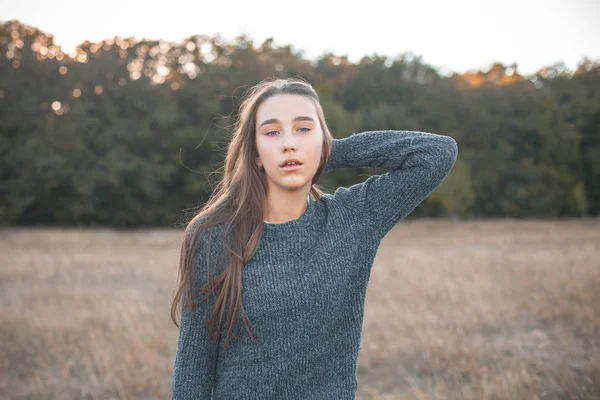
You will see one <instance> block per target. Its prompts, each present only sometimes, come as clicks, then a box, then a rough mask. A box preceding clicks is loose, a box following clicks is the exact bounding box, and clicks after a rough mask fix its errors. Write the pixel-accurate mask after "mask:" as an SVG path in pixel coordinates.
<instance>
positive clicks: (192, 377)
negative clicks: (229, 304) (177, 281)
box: [171, 251, 219, 400]
mask: <svg viewBox="0 0 600 400" xmlns="http://www.w3.org/2000/svg"><path fill="white" fill-rule="evenodd" d="M200 254H201V252H200V251H197V252H196V256H195V257H194V272H193V275H194V277H193V282H194V293H193V297H194V302H198V300H199V299H201V297H200V294H199V293H200V292H199V288H200V286H201V285H202V284H203V283H204V282H206V281H207V278H202V277H203V276H206V271H202V269H201V268H200V266H201V265H203V264H204V263H201V262H200V259H201V257H200ZM196 288H198V289H196ZM215 295H216V293H215ZM215 295H214V296H215ZM202 296H203V295H202ZM214 296H211V297H210V298H209V300H208V301H204V302H202V303H200V304H199V305H198V306H196V307H194V309H193V317H192V313H191V312H190V311H189V310H188V308H187V307H186V304H187V290H184V291H183V295H182V302H181V323H180V329H179V339H178V342H177V349H176V352H175V364H174V368H173V379H172V397H171V398H172V400H205V399H206V400H210V399H211V398H212V389H213V386H214V383H215V377H216V368H217V358H218V352H219V344H218V343H213V342H212V341H211V339H210V337H209V336H208V325H207V321H208V320H209V318H210V313H211V312H212V306H214V302H215V301H214ZM207 303H208V304H207ZM190 317H192V318H190Z"/></svg>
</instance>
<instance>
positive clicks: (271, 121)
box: [258, 116, 315, 128]
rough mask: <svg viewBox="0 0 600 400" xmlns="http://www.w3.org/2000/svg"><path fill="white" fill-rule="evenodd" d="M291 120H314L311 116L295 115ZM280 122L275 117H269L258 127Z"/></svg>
mask: <svg viewBox="0 0 600 400" xmlns="http://www.w3.org/2000/svg"><path fill="white" fill-rule="evenodd" d="M292 121H294V122H296V121H312V122H313V123H314V122H315V120H314V119H313V118H312V117H306V116H299V117H296V118H294V119H293V120H292ZM280 122H281V121H280V120H278V119H277V118H270V119H267V120H265V121H263V122H262V123H261V124H260V125H259V126H258V127H259V128H260V127H261V126H263V125H267V124H276V123H280Z"/></svg>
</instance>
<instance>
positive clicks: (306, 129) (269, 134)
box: [265, 127, 310, 136]
mask: <svg viewBox="0 0 600 400" xmlns="http://www.w3.org/2000/svg"><path fill="white" fill-rule="evenodd" d="M302 129H305V131H303V132H308V131H310V128H306V127H303V128H298V130H302ZM272 132H277V131H268V132H267V133H265V135H267V136H272V135H271V133H272Z"/></svg>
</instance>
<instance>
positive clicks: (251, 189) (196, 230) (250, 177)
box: [171, 78, 333, 346]
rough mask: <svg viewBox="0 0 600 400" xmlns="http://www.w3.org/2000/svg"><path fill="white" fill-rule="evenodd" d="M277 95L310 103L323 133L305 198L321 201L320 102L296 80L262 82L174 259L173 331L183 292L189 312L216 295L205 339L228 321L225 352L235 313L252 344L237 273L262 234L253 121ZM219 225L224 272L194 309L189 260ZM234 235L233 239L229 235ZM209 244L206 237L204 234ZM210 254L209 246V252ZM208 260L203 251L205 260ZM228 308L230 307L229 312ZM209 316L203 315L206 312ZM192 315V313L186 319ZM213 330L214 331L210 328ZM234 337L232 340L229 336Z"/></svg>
mask: <svg viewBox="0 0 600 400" xmlns="http://www.w3.org/2000/svg"><path fill="white" fill-rule="evenodd" d="M279 94H297V95H302V96H306V97H307V98H309V99H311V100H313V102H314V103H315V108H316V111H317V115H318V117H319V122H320V125H321V129H322V131H323V151H322V156H321V163H320V165H319V168H318V169H317V171H316V173H315V175H314V177H313V178H312V184H311V188H310V193H309V196H311V198H312V199H314V200H318V199H320V198H321V197H322V196H323V194H324V192H323V191H322V190H321V188H320V187H319V186H318V185H316V184H315V182H316V181H317V180H318V179H319V177H320V176H321V175H322V174H323V171H324V170H325V167H326V166H327V160H328V159H329V155H330V153H331V146H332V140H333V137H332V135H331V132H330V131H329V128H328V127H327V123H326V121H325V116H324V113H323V108H322V107H321V104H320V102H319V97H318V95H317V92H316V91H315V90H314V89H313V87H312V86H311V85H310V84H309V83H307V82H305V81H304V80H301V79H300V78H277V79H276V78H267V79H265V80H263V81H261V82H259V83H258V84H256V85H255V86H253V87H251V88H250V89H249V90H248V91H247V92H246V93H245V95H244V99H243V101H242V103H241V105H240V110H239V113H238V117H237V118H236V123H235V131H234V133H233V137H232V138H231V141H230V143H229V145H228V148H227V153H226V156H225V163H224V172H223V178H222V180H220V181H219V182H218V184H217V186H216V188H215V190H214V191H213V194H212V195H211V198H210V199H209V200H208V201H207V203H206V204H205V205H204V206H203V207H202V208H201V209H200V210H199V212H198V213H197V214H196V215H195V216H194V217H193V218H192V219H191V220H190V222H189V223H188V224H187V226H186V229H185V233H184V238H183V241H182V244H181V255H180V258H179V270H178V288H177V292H176V294H175V298H174V300H173V304H172V306H171V319H172V320H173V322H174V323H175V325H176V326H177V327H179V325H178V323H177V321H176V313H177V312H178V311H179V310H180V304H181V302H182V294H183V292H184V291H185V292H186V294H187V296H186V302H185V304H186V306H187V307H188V309H189V310H190V311H192V309H193V307H195V306H198V305H199V304H201V303H202V302H204V301H207V304H209V303H208V300H209V297H210V296H212V295H213V294H214V293H215V292H218V293H219V294H218V297H217V298H216V300H215V301H214V307H213V311H212V314H211V317H210V321H209V336H210V337H211V338H212V339H213V341H214V342H215V343H216V342H218V341H219V339H220V332H221V325H222V322H223V316H224V314H225V313H226V312H227V315H228V323H227V324H228V331H227V337H226V340H225V346H227V345H228V343H229V340H230V336H231V334H232V331H233V326H234V322H235V319H236V317H237V315H238V313H239V314H240V315H241V317H242V319H243V321H244V324H245V326H246V328H247V329H248V332H249V334H250V337H251V338H252V340H253V341H254V342H255V343H256V339H255V337H254V335H253V334H252V331H251V328H250V325H251V323H250V320H249V318H248V316H247V315H246V313H245V312H244V308H243V306H242V301H241V299H242V268H243V267H244V265H246V263H247V262H248V261H249V260H250V258H251V257H252V255H253V254H254V252H255V250H256V248H257V246H258V243H259V238H260V237H261V234H262V230H263V220H264V219H263V217H264V212H265V200H266V193H267V179H266V176H265V172H264V170H261V169H259V168H258V165H256V162H255V160H256V158H257V157H258V152H257V149H256V137H255V130H256V126H255V121H256V111H257V110H258V107H259V106H260V105H261V103H262V102H264V101H265V100H266V99H268V98H269V97H271V96H275V95H279ZM220 224H223V226H224V227H225V230H224V235H223V236H219V235H217V238H218V243H217V244H218V245H220V246H222V247H225V248H226V249H227V250H226V251H223V253H225V254H226V255H227V256H226V258H225V259H224V261H223V263H224V265H225V268H223V270H222V272H221V273H219V274H218V275H217V276H216V277H214V278H213V279H210V280H208V282H206V283H205V284H203V285H202V286H201V288H200V290H201V292H202V293H204V294H206V296H205V297H204V298H203V299H202V300H201V301H200V302H198V303H196V304H194V303H193V301H192V299H193V296H192V291H193V290H195V288H193V286H195V285H194V284H193V283H194V282H195V280H196V279H197V278H194V272H196V271H194V254H195V253H196V251H197V250H198V248H199V247H200V244H201V241H202V238H203V236H204V235H205V233H206V231H207V229H209V228H210V227H213V226H215V225H220ZM232 232H234V234H233V235H230V233H232ZM208 236H209V238H210V236H211V235H210V232H209V235H208ZM208 248H209V249H210V245H209V247H208ZM210 254H211V252H210V250H209V251H206V256H207V257H208V256H209V255H210ZM228 305H229V306H228ZM207 312H208V311H207ZM189 314H190V315H193V313H192V312H190V313H189ZM217 318H218V326H217V329H216V330H215V322H216V320H217ZM234 336H235V335H234Z"/></svg>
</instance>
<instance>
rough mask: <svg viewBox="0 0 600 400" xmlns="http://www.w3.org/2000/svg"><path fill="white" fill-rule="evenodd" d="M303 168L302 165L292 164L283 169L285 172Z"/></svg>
mask: <svg viewBox="0 0 600 400" xmlns="http://www.w3.org/2000/svg"><path fill="white" fill-rule="evenodd" d="M301 166H302V164H292V165H284V166H283V167H281V169H283V170H284V171H293V170H295V169H298V168H300V167H301Z"/></svg>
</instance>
